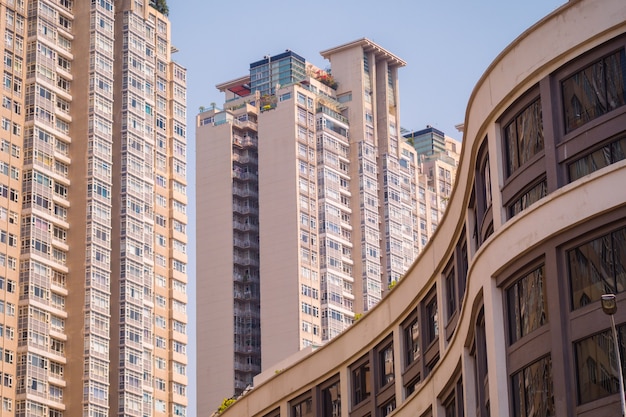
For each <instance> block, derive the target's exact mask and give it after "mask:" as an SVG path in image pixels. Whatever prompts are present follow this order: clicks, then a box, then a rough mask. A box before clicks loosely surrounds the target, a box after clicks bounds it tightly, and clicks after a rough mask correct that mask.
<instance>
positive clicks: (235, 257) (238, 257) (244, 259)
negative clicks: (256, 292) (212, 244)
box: [233, 255, 259, 267]
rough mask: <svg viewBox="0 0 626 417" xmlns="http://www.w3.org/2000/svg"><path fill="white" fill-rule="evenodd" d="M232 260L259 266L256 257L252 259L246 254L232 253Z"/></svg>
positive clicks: (241, 263) (246, 264)
mask: <svg viewBox="0 0 626 417" xmlns="http://www.w3.org/2000/svg"><path fill="white" fill-rule="evenodd" d="M233 261H234V262H235V263H236V264H238V265H243V266H256V267H258V266H259V260H258V259H253V258H250V257H248V256H241V255H233Z"/></svg>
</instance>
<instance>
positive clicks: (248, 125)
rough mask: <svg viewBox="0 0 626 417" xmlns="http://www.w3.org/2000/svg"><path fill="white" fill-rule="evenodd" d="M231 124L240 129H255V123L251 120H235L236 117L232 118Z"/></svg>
mask: <svg viewBox="0 0 626 417" xmlns="http://www.w3.org/2000/svg"><path fill="white" fill-rule="evenodd" d="M233 126H235V127H238V128H240V129H250V130H254V131H256V130H257V124H256V122H253V121H251V120H237V119H233Z"/></svg>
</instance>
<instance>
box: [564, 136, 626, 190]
mask: <svg viewBox="0 0 626 417" xmlns="http://www.w3.org/2000/svg"><path fill="white" fill-rule="evenodd" d="M623 159H626V137H621V138H618V139H616V140H612V141H610V142H609V143H607V144H606V145H604V146H602V147H601V148H599V149H596V150H595V151H593V152H591V153H589V154H587V155H585V156H583V157H581V158H579V159H577V160H575V161H574V162H572V163H571V164H569V165H568V171H569V180H570V182H571V181H576V180H577V179H579V178H581V177H584V176H585V175H587V174H591V173H592V172H594V171H597V170H599V169H601V168H604V167H606V166H609V165H611V164H614V163H616V162H618V161H621V160H623Z"/></svg>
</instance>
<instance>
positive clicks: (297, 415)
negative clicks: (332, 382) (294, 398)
mask: <svg viewBox="0 0 626 417" xmlns="http://www.w3.org/2000/svg"><path fill="white" fill-rule="evenodd" d="M312 416H313V399H312V398H311V397H308V398H305V399H303V400H302V401H299V402H297V403H296V404H292V405H291V417H312Z"/></svg>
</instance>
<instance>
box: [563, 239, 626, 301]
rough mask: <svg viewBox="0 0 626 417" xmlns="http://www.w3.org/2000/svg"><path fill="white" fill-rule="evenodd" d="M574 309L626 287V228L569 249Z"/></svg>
mask: <svg viewBox="0 0 626 417" xmlns="http://www.w3.org/2000/svg"><path fill="white" fill-rule="evenodd" d="M567 262H568V265H569V279H570V285H571V289H572V308H573V309H577V308H580V307H583V306H585V305H587V304H589V303H591V302H594V301H598V300H600V296H601V295H602V294H606V293H613V294H615V293H618V292H622V291H624V289H626V227H624V228H621V229H618V230H615V231H613V232H611V233H608V234H606V235H604V236H601V237H599V238H597V239H594V240H592V241H591V242H587V243H584V244H582V245H580V246H578V247H576V248H574V249H572V250H570V251H568V252H567Z"/></svg>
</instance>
